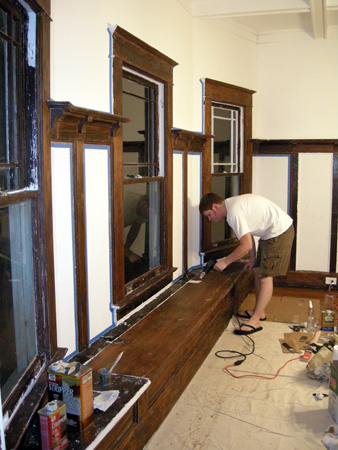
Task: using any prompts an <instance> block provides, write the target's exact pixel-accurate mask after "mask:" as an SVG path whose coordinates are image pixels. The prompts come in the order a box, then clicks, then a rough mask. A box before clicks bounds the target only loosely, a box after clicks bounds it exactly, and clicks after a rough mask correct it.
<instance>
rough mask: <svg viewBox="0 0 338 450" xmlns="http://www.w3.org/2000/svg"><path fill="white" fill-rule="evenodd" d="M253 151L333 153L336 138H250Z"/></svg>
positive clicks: (335, 150)
mask: <svg viewBox="0 0 338 450" xmlns="http://www.w3.org/2000/svg"><path fill="white" fill-rule="evenodd" d="M252 143H253V153H254V154H258V155H265V154H271V155H273V154H286V153H334V152H337V145H338V140H337V139H279V140H278V139H276V140H269V139H267V140H263V139H252Z"/></svg>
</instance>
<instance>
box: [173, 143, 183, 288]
mask: <svg viewBox="0 0 338 450" xmlns="http://www.w3.org/2000/svg"><path fill="white" fill-rule="evenodd" d="M173 174H174V180H175V182H174V183H173V266H174V267H177V270H176V271H175V272H174V279H176V278H178V277H180V276H181V275H183V252H182V249H183V153H182V152H178V151H175V152H174V155H173Z"/></svg>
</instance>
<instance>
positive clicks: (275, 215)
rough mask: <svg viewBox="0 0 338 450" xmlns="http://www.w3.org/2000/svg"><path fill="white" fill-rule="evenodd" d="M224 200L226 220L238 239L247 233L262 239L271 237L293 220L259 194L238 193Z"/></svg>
mask: <svg viewBox="0 0 338 450" xmlns="http://www.w3.org/2000/svg"><path fill="white" fill-rule="evenodd" d="M224 202H225V208H226V210H227V216H226V220H227V222H228V224H229V225H230V227H231V228H232V229H233V230H234V233H235V234H236V236H237V238H238V239H240V238H241V237H242V236H244V235H245V234H247V233H250V234H251V235H252V236H257V237H260V238H261V239H263V240H266V239H271V238H273V237H276V236H279V235H280V234H282V233H284V231H286V230H287V229H288V228H290V226H291V225H292V222H293V220H292V219H291V217H290V216H289V215H288V214H286V213H285V212H284V211H283V210H282V209H281V208H280V207H279V206H277V205H276V204H275V203H273V202H272V201H271V200H268V199H267V198H264V197H261V196H260V195H255V194H244V195H238V196H236V197H230V198H227V199H226V200H225V201H224Z"/></svg>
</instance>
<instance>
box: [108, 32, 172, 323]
mask: <svg viewBox="0 0 338 450" xmlns="http://www.w3.org/2000/svg"><path fill="white" fill-rule="evenodd" d="M110 31H111V33H112V46H111V48H112V49H113V51H114V54H113V55H112V66H113V86H112V96H113V98H112V104H113V112H114V114H117V115H121V116H123V117H129V118H130V122H129V123H126V124H124V125H123V127H122V128H123V129H122V173H121V179H118V178H117V177H115V179H114V202H113V203H114V205H116V207H115V210H114V223H115V224H119V223H122V224H123V229H122V231H123V236H122V238H123V247H124V248H123V251H122V252H119V251H118V253H117V254H116V255H115V281H116V283H115V292H114V295H113V299H114V300H113V301H114V304H116V305H117V306H118V309H117V315H118V317H123V315H124V314H126V313H127V312H129V311H130V310H132V309H133V308H134V307H135V306H137V305H139V304H140V303H142V302H143V301H145V300H146V299H147V298H149V297H150V296H151V295H153V294H155V293H156V292H157V291H159V290H160V289H162V288H163V287H164V286H165V285H166V284H168V283H169V282H170V281H171V280H172V272H173V268H172V245H171V243H172V190H171V186H172V148H171V145H172V139H171V127H172V125H171V124H172V81H173V75H172V69H173V66H174V65H176V63H175V62H174V61H172V60H170V59H169V58H168V57H166V56H165V55H163V54H161V53H160V52H158V51H157V50H155V49H153V48H152V47H150V46H149V45H147V44H146V43H144V42H142V41H141V40H139V39H138V38H136V37H135V36H133V35H131V34H130V33H128V32H127V31H125V30H123V29H121V28H120V27H112V28H111V29H110ZM121 86H122V89H121ZM114 164H115V168H116V167H118V166H119V165H120V164H121V163H120V160H119V150H118V148H116V147H115V149H114ZM119 202H121V204H122V205H123V208H122V210H121V208H118V206H117V205H119V204H120V203H119ZM118 226H119V225H118ZM120 233H121V232H120V231H119V229H118V228H117V229H116V228H115V230H114V236H115V244H116V245H119V244H117V243H119V242H120V241H121V235H120ZM120 267H123V268H124V271H123V274H121V273H120V272H119V270H120V269H119V268H120Z"/></svg>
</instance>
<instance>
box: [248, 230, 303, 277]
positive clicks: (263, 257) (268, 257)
mask: <svg viewBox="0 0 338 450" xmlns="http://www.w3.org/2000/svg"><path fill="white" fill-rule="evenodd" d="M294 234H295V230H294V228H293V225H291V227H290V228H288V229H287V230H286V231H285V232H284V233H283V234H280V235H279V236H276V237H274V238H271V239H267V240H265V241H264V240H263V239H260V240H259V243H258V251H257V258H256V263H255V266H254V267H258V273H259V274H260V275H261V276H262V277H275V276H277V275H285V274H286V272H287V270H288V267H289V263H290V255H291V248H292V242H293V238H294Z"/></svg>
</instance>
